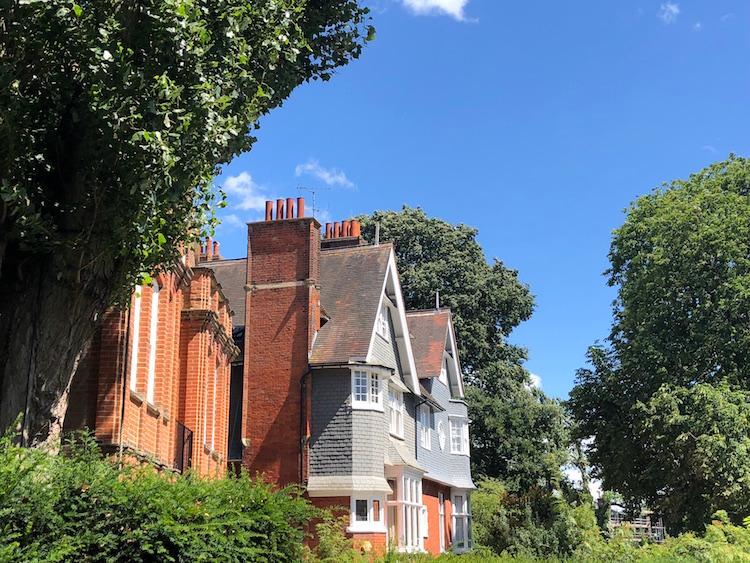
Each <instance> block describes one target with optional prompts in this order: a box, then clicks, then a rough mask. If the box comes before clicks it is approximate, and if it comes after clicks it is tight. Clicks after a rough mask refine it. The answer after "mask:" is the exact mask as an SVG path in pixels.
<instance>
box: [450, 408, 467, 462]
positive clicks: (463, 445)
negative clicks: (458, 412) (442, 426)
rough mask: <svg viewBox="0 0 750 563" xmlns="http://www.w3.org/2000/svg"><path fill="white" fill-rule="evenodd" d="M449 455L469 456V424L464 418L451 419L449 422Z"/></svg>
mask: <svg viewBox="0 0 750 563" xmlns="http://www.w3.org/2000/svg"><path fill="white" fill-rule="evenodd" d="M449 423H450V431H451V435H450V439H451V453H452V454H462V455H469V424H468V423H467V421H466V419H465V418H458V417H456V418H453V417H451V419H450V421H449Z"/></svg>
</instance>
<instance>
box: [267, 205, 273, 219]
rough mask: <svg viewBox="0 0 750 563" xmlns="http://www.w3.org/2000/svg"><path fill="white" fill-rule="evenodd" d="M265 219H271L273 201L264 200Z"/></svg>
mask: <svg viewBox="0 0 750 563" xmlns="http://www.w3.org/2000/svg"><path fill="white" fill-rule="evenodd" d="M266 221H273V202H272V201H266Z"/></svg>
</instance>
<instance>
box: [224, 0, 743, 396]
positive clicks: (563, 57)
mask: <svg viewBox="0 0 750 563" xmlns="http://www.w3.org/2000/svg"><path fill="white" fill-rule="evenodd" d="M369 4H370V6H371V7H372V8H373V18H374V23H375V26H376V28H377V39H376V41H375V42H374V43H372V44H370V45H369V46H368V47H367V48H366V50H365V52H364V53H363V56H362V57H361V59H360V60H358V61H355V62H354V63H352V64H351V65H350V66H348V67H347V68H345V69H342V70H341V71H340V72H339V73H338V74H337V76H335V77H334V79H333V80H332V81H331V82H328V83H313V84H310V85H305V86H303V87H300V88H299V89H298V90H297V91H295V93H294V94H293V95H292V96H291V98H290V99H289V100H288V101H287V102H286V103H285V104H284V106H283V107H281V108H279V109H277V110H275V111H274V112H273V113H271V114H270V115H269V116H267V117H265V118H264V119H263V120H262V122H261V128H260V130H258V131H257V133H256V134H257V137H258V139H259V140H258V142H257V144H256V145H255V147H254V148H253V150H252V151H251V152H250V153H248V154H245V155H242V156H240V157H238V158H236V159H235V160H234V161H233V162H232V163H231V164H229V165H228V166H227V167H225V169H224V171H223V173H222V176H221V177H220V178H219V179H218V180H217V183H218V184H219V185H223V186H224V188H225V190H227V192H228V193H229V207H228V208H227V209H226V210H224V211H222V213H221V215H222V216H223V217H224V223H223V224H222V225H221V226H220V227H219V230H218V232H217V237H218V239H219V240H220V241H221V243H222V254H224V255H225V256H241V255H243V254H244V252H245V244H246V242H245V236H246V234H245V232H246V231H245V229H244V225H243V223H244V222H245V221H249V220H256V219H257V218H258V217H259V216H261V215H262V206H263V202H264V201H265V199H268V198H275V197H296V196H298V195H301V192H299V191H298V187H299V186H307V187H312V188H316V189H318V194H317V200H318V207H319V208H320V211H319V215H321V216H322V219H323V220H326V219H329V218H332V219H334V220H341V219H346V218H349V217H350V216H352V215H355V214H359V213H365V212H370V211H373V210H375V209H400V208H401V206H402V205H404V204H408V205H411V206H420V207H422V208H424V209H425V210H426V211H427V213H429V214H430V215H434V216H437V217H441V218H443V219H445V220H447V221H450V222H453V223H466V224H468V225H473V226H475V227H477V228H478V229H479V239H480V242H481V243H482V245H483V246H484V248H485V250H486V253H487V256H488V258H492V257H497V258H499V259H501V260H502V261H503V262H505V264H506V265H508V266H510V267H512V268H514V269H517V270H518V271H519V273H520V277H521V279H522V280H523V281H524V282H525V283H527V284H529V286H530V287H531V291H532V292H533V293H534V295H535V296H536V311H535V313H534V316H533V317H532V319H531V320H530V321H528V322H526V323H525V324H524V325H522V326H521V327H519V328H518V329H517V330H516V331H515V332H514V333H513V335H512V338H511V339H512V341H513V342H516V343H519V344H522V345H524V346H526V347H527V348H528V349H529V362H528V364H527V365H528V367H529V369H530V370H531V371H532V372H533V373H535V374H537V375H538V376H539V377H540V378H541V381H542V386H543V388H544V390H545V391H547V393H549V394H550V395H553V396H557V397H565V396H566V395H567V393H568V391H569V390H570V388H571V387H572V385H573V379H574V374H575V370H576V369H577V368H578V367H580V366H582V365H584V363H585V358H584V354H585V351H586V348H587V346H589V345H590V344H592V343H593V342H594V341H596V340H597V339H601V338H604V337H605V336H606V334H607V333H608V330H609V326H610V322H611V301H612V299H613V297H614V291H613V290H612V289H611V288H608V287H607V286H606V283H605V279H604V277H603V276H602V272H603V271H604V270H605V269H606V267H607V252H608V249H609V242H610V235H611V232H612V230H613V229H614V228H616V227H617V226H618V225H620V224H621V223H622V221H623V218H624V215H623V210H624V208H625V207H626V206H627V205H628V204H629V202H631V201H632V200H633V199H634V198H636V197H637V196H638V195H640V194H643V193H646V192H648V191H650V190H651V189H652V188H654V187H656V186H658V185H659V184H660V183H661V182H663V181H667V180H671V179H674V178H680V177H685V176H686V175H688V174H689V173H690V172H691V171H696V170H699V169H700V168H702V167H703V166H705V165H707V164H709V163H710V162H712V161H715V160H719V159H722V158H724V157H726V155H727V154H728V153H730V152H735V153H737V154H740V155H743V156H748V155H750V138H749V137H748V132H750V111H748V105H749V103H748V102H750V62H748V61H750V59H748V56H747V54H748V52H750V2H748V1H747V0H711V1H705V0H702V1H698V0H694V1H679V2H677V1H675V2H662V1H659V0H656V1H646V0H643V1H639V0H619V1H618V0H610V1H607V2H602V1H601V0H576V1H570V2H559V1H555V0H545V1H528V0H527V1H522V2H521V1H518V0H516V1H513V2H511V1H505V0H468V1H466V0H371V1H370V3H369ZM302 195H306V196H307V198H308V207H309V206H310V194H309V193H308V194H302Z"/></svg>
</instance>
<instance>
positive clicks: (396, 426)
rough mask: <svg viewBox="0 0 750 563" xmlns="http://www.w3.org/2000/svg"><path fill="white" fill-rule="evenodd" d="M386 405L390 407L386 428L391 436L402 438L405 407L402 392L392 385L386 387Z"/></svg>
mask: <svg viewBox="0 0 750 563" xmlns="http://www.w3.org/2000/svg"><path fill="white" fill-rule="evenodd" d="M388 407H389V408H390V420H389V423H388V430H389V431H390V433H391V435H392V436H395V437H396V438H400V439H402V440H403V439H404V418H405V416H406V408H405V406H404V393H403V391H401V390H400V389H396V388H394V387H393V386H389V387H388Z"/></svg>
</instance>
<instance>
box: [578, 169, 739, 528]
mask: <svg viewBox="0 0 750 563" xmlns="http://www.w3.org/2000/svg"><path fill="white" fill-rule="evenodd" d="M610 262H611V268H610V270H609V271H608V274H609V283H610V284H611V285H614V286H617V287H618V298H617V300H616V302H615V305H614V323H613V327H612V332H611V334H610V336H609V338H608V342H607V343H606V345H605V346H601V345H597V346H594V347H592V348H591V349H590V350H589V353H588V357H589V360H590V363H591V365H592V367H591V368H590V369H581V370H579V372H578V376H577V383H576V387H575V388H574V389H573V391H572V392H571V399H570V402H569V407H570V410H571V413H572V414H573V416H574V418H575V419H576V421H577V423H578V426H577V433H578V436H579V437H587V436H594V437H595V443H594V444H593V446H592V447H591V450H590V452H589V455H590V458H591V461H592V464H593V465H594V466H595V467H596V468H597V469H598V470H599V472H600V474H601V476H602V477H603V479H604V485H605V486H606V487H607V488H610V489H613V490H617V491H619V492H621V493H622V494H623V496H624V497H625V500H626V501H629V502H630V503H632V504H638V503H640V502H644V501H645V502H647V503H648V504H650V505H651V507H652V508H654V509H656V510H657V511H661V512H663V513H664V516H665V521H666V523H667V524H668V526H669V527H670V529H671V530H672V531H673V532H678V531H680V530H684V529H690V530H694V531H700V530H702V528H703V525H704V524H705V523H706V522H707V519H708V518H709V517H710V514H711V513H712V512H713V511H714V510H716V509H719V508H723V509H726V510H727V511H728V512H729V514H730V517H731V518H732V519H733V520H734V521H737V520H738V519H739V518H740V517H742V516H744V515H746V514H747V508H748V504H747V503H748V498H750V479H748V477H747V467H750V449H749V448H748V442H747V428H748V422H747V420H748V419H747V413H748V410H747V406H746V404H747V403H746V401H747V399H746V395H745V393H746V392H747V391H750V371H748V366H750V161H748V160H746V159H743V158H738V157H735V156H730V158H729V159H728V160H726V161H724V162H719V163H716V164H714V165H711V166H709V167H708V168H706V169H704V170H702V171H701V172H698V173H697V174H693V175H691V176H690V177H689V178H688V179H687V180H676V181H674V182H672V183H671V184H668V185H665V186H664V187H663V188H662V189H660V190H656V191H654V192H653V193H651V194H649V195H646V196H643V197H641V198H639V199H638V200H637V201H636V202H635V203H634V204H633V206H631V208H630V209H629V211H628V215H627V218H626V221H625V224H624V225H623V226H622V227H621V228H620V229H618V230H617V231H615V234H614V237H613V240H612V246H611V251H610ZM675 464H676V465H675Z"/></svg>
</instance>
